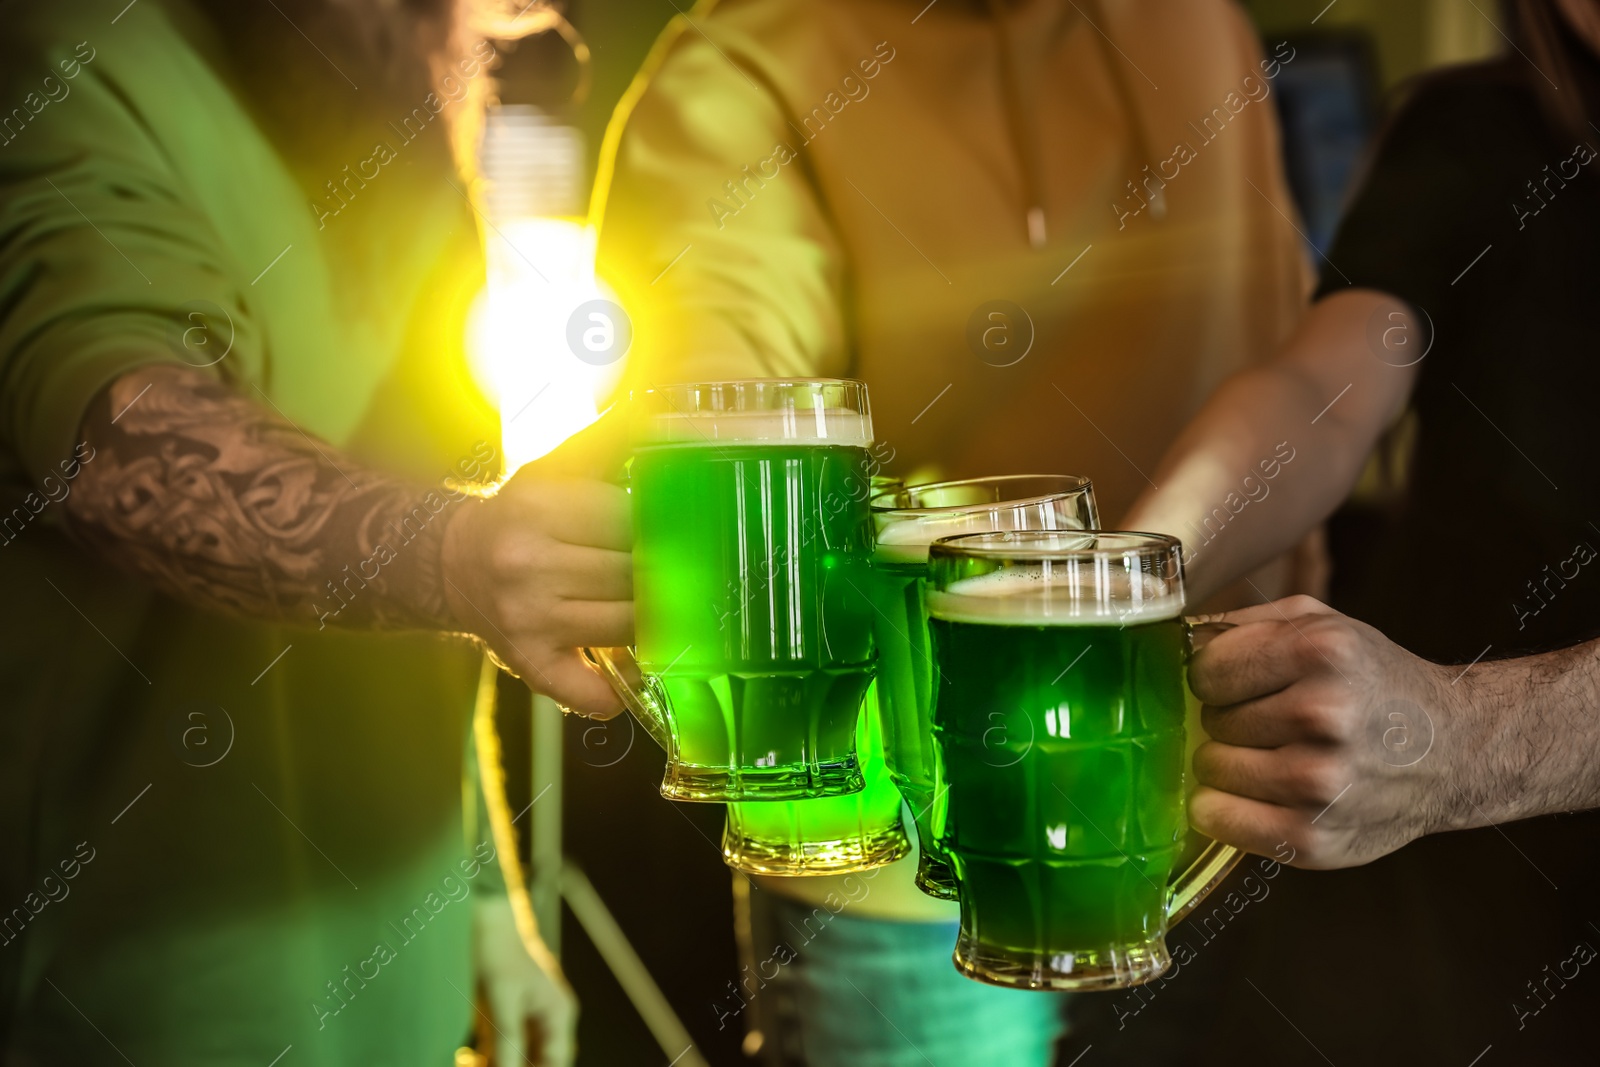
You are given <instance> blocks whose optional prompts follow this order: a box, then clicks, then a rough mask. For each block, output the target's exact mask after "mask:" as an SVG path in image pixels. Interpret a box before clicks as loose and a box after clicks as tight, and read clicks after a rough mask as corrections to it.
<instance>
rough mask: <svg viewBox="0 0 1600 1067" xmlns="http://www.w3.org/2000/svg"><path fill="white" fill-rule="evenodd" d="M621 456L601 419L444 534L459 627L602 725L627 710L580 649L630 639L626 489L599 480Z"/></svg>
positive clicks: (447, 577)
mask: <svg viewBox="0 0 1600 1067" xmlns="http://www.w3.org/2000/svg"><path fill="white" fill-rule="evenodd" d="M621 454H622V446H621V429H620V426H619V420H615V419H607V420H602V422H601V423H599V424H597V425H596V426H594V427H591V428H590V429H589V430H588V431H585V432H584V433H583V434H579V435H578V436H577V437H575V438H574V439H573V440H572V441H571V442H569V444H568V445H564V446H562V448H561V449H558V450H557V452H556V453H554V454H552V455H551V456H550V457H547V458H546V459H542V460H539V461H537V462H534V463H530V464H528V465H527V466H526V467H523V468H522V469H521V470H520V471H518V472H517V473H516V474H515V475H514V476H513V477H512V478H511V480H510V481H508V482H507V483H506V484H505V485H504V486H502V487H501V488H500V490H499V492H497V493H496V494H495V495H494V496H492V497H490V498H488V499H486V500H481V501H473V502H472V503H471V504H470V506H467V507H464V508H463V509H462V511H461V512H460V513H459V514H458V515H456V516H455V518H454V519H453V520H452V521H451V523H450V526H449V527H448V528H447V529H446V531H445V539H444V564H443V575H444V585H445V597H446V599H447V600H448V601H449V604H450V608H451V610H452V611H453V612H454V613H455V616H456V618H457V619H459V620H460V622H461V625H462V627H463V628H464V629H467V630H470V631H472V632H473V633H475V634H477V635H478V636H479V637H481V638H482V639H483V640H484V641H485V642H487V643H488V645H489V647H490V648H491V649H492V650H493V651H494V654H495V655H496V656H497V657H498V658H499V660H500V662H501V663H503V664H504V665H505V666H506V667H508V668H509V669H510V670H511V671H512V672H513V673H515V674H517V675H518V676H520V677H521V678H522V680H523V681H525V682H526V683H527V684H528V685H529V687H530V688H533V689H536V690H538V691H539V692H541V693H545V694H547V695H549V696H550V697H551V698H553V699H554V700H555V701H556V702H557V703H560V704H562V705H564V706H566V707H568V708H571V709H573V710H574V711H577V712H581V713H583V714H585V715H592V716H596V717H600V718H609V717H611V716H612V715H615V714H617V713H618V712H619V711H621V710H622V705H621V703H620V702H619V701H618V700H617V698H616V696H615V695H614V694H613V693H612V691H611V688H610V686H609V685H607V684H606V682H605V681H604V680H603V679H602V678H601V677H600V676H599V675H598V674H596V673H595V672H594V671H593V670H591V669H590V668H589V666H588V665H587V664H586V663H585V662H584V661H583V659H582V657H581V656H580V654H579V652H578V649H579V648H582V647H586V646H599V647H611V646H616V645H629V644H632V643H633V570H632V556H631V555H630V550H631V548H632V544H633V530H632V520H631V516H630V513H629V505H628V494H627V492H626V490H623V489H621V488H619V487H618V486H616V485H612V484H610V483H608V482H605V481H601V480H600V478H601V477H602V476H604V474H606V473H608V472H609V470H610V469H612V468H615V467H616V466H618V465H619V462H620V456H621Z"/></svg>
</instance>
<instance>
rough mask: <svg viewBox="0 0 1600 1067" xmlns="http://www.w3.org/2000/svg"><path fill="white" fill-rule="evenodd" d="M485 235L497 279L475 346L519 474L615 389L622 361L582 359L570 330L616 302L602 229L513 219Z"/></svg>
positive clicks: (489, 288)
mask: <svg viewBox="0 0 1600 1067" xmlns="http://www.w3.org/2000/svg"><path fill="white" fill-rule="evenodd" d="M484 237H485V239H486V241H487V247H486V249H485V251H486V253H487V258H488V281H487V284H486V286H485V288H484V291H483V293H482V294H481V295H480V296H479V297H478V300H477V302H476V304H475V305H474V307H473V310H472V314H471V318H470V320H469V322H468V340H467V350H468V353H469V355H470V358H471V361H472V368H473V374H474V376H475V377H476V378H477V380H478V384H479V386H480V387H481V388H482V389H483V390H484V391H485V392H486V393H488V394H489V395H490V396H491V397H492V398H493V399H494V400H495V402H496V403H497V405H498V406H499V409H500V418H501V440H502V442H503V448H504V451H505V456H506V470H507V473H510V472H511V471H514V470H515V469H516V468H517V467H519V466H521V465H522V464H524V463H527V462H528V461H529V460H533V459H537V458H539V457H540V456H542V455H544V454H545V453H547V452H549V451H550V450H552V449H553V448H555V447H556V446H557V445H559V444H560V443H561V442H562V441H565V440H566V439H567V438H568V437H571V436H572V435H573V434H575V433H577V432H578V431H579V430H581V429H583V428H584V427H586V426H588V425H589V424H590V423H592V422H593V421H594V420H595V417H596V411H597V409H596V397H598V396H602V395H604V394H605V393H607V392H608V391H609V390H610V389H611V387H612V386H614V385H615V383H616V381H617V379H618V377H619V376H620V374H621V371H622V360H621V359H620V358H619V359H617V360H616V361H615V362H613V363H608V364H602V365H599V366H597V365H594V363H591V362H585V361H584V360H582V359H579V358H578V356H577V354H576V352H575V351H574V350H573V347H572V345H571V344H569V338H568V326H569V322H570V320H571V319H572V316H573V313H574V312H575V311H577V310H578V309H579V308H580V307H582V306H583V305H584V304H586V303H587V302H589V301H592V300H597V299H607V300H613V301H614V300H615V299H616V297H615V296H614V295H613V294H612V293H611V292H610V291H609V290H608V289H607V288H606V286H604V285H603V284H602V283H600V282H599V281H598V280H597V279H596V278H595V275H594V247H595V232H594V228H593V227H591V226H587V225H585V224H584V222H583V221H582V220H581V219H551V218H528V219H513V220H508V221H506V222H503V223H500V224H498V225H497V227H496V228H493V229H487V230H486V231H485V233H484ZM591 358H594V357H592V356H591Z"/></svg>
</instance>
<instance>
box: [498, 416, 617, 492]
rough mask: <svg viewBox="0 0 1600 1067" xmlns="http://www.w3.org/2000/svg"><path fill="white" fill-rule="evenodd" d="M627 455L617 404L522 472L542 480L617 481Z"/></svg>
mask: <svg viewBox="0 0 1600 1067" xmlns="http://www.w3.org/2000/svg"><path fill="white" fill-rule="evenodd" d="M630 451H631V449H630V446H629V441H628V419H627V412H626V411H625V410H624V406H623V405H621V404H616V405H613V406H612V407H610V408H607V409H606V411H605V412H604V413H603V414H601V416H600V418H599V419H597V420H596V421H595V422H594V423H593V424H591V425H589V426H588V427H586V428H584V429H582V430H580V431H578V432H577V433H575V434H573V435H572V436H571V437H569V438H567V439H566V440H565V441H563V442H562V443H561V444H560V445H559V446H557V448H556V449H555V450H554V451H553V452H551V453H550V454H549V455H547V456H542V457H540V458H539V459H536V460H534V461H533V462H532V463H529V464H528V465H527V466H526V467H524V468H523V471H524V472H531V473H533V474H534V475H535V476H538V477H545V478H552V477H553V478H597V479H600V480H602V481H617V480H619V479H620V478H621V477H622V471H623V465H624V464H625V463H626V462H627V460H628V455H629V452H630Z"/></svg>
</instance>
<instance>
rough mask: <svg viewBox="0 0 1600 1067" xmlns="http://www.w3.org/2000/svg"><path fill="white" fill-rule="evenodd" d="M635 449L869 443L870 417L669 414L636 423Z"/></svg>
mask: <svg viewBox="0 0 1600 1067" xmlns="http://www.w3.org/2000/svg"><path fill="white" fill-rule="evenodd" d="M635 439H636V441H637V442H638V443H639V444H641V445H734V444H739V445H782V444H813V445H857V446H860V447H863V448H864V447H866V446H868V445H870V444H872V416H871V415H869V414H867V413H865V412H857V411H847V410H845V409H843V408H808V409H805V410H796V411H689V412H680V411H670V412H664V413H659V414H655V415H651V416H649V417H648V418H646V419H644V420H641V422H640V423H639V425H638V426H637V428H636V430H635Z"/></svg>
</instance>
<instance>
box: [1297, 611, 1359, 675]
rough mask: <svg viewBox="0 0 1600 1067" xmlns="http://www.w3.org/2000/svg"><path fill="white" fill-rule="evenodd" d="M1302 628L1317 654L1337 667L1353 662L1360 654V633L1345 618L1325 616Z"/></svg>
mask: <svg viewBox="0 0 1600 1067" xmlns="http://www.w3.org/2000/svg"><path fill="white" fill-rule="evenodd" d="M1304 629H1305V632H1306V639H1307V640H1308V641H1310V642H1311V644H1313V645H1315V646H1316V650H1317V653H1318V655H1319V656H1322V657H1326V658H1327V660H1328V662H1331V663H1333V664H1334V665H1335V666H1337V667H1341V668H1342V667H1345V666H1347V665H1349V664H1351V663H1354V662H1355V661H1356V659H1357V658H1359V656H1360V654H1361V646H1362V641H1361V635H1360V634H1358V633H1356V631H1355V628H1354V627H1353V626H1351V625H1350V622H1349V620H1347V619H1344V618H1342V617H1327V618H1323V619H1319V620H1316V621H1315V622H1311V623H1309V624H1307V625H1306V626H1305V627H1304Z"/></svg>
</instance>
